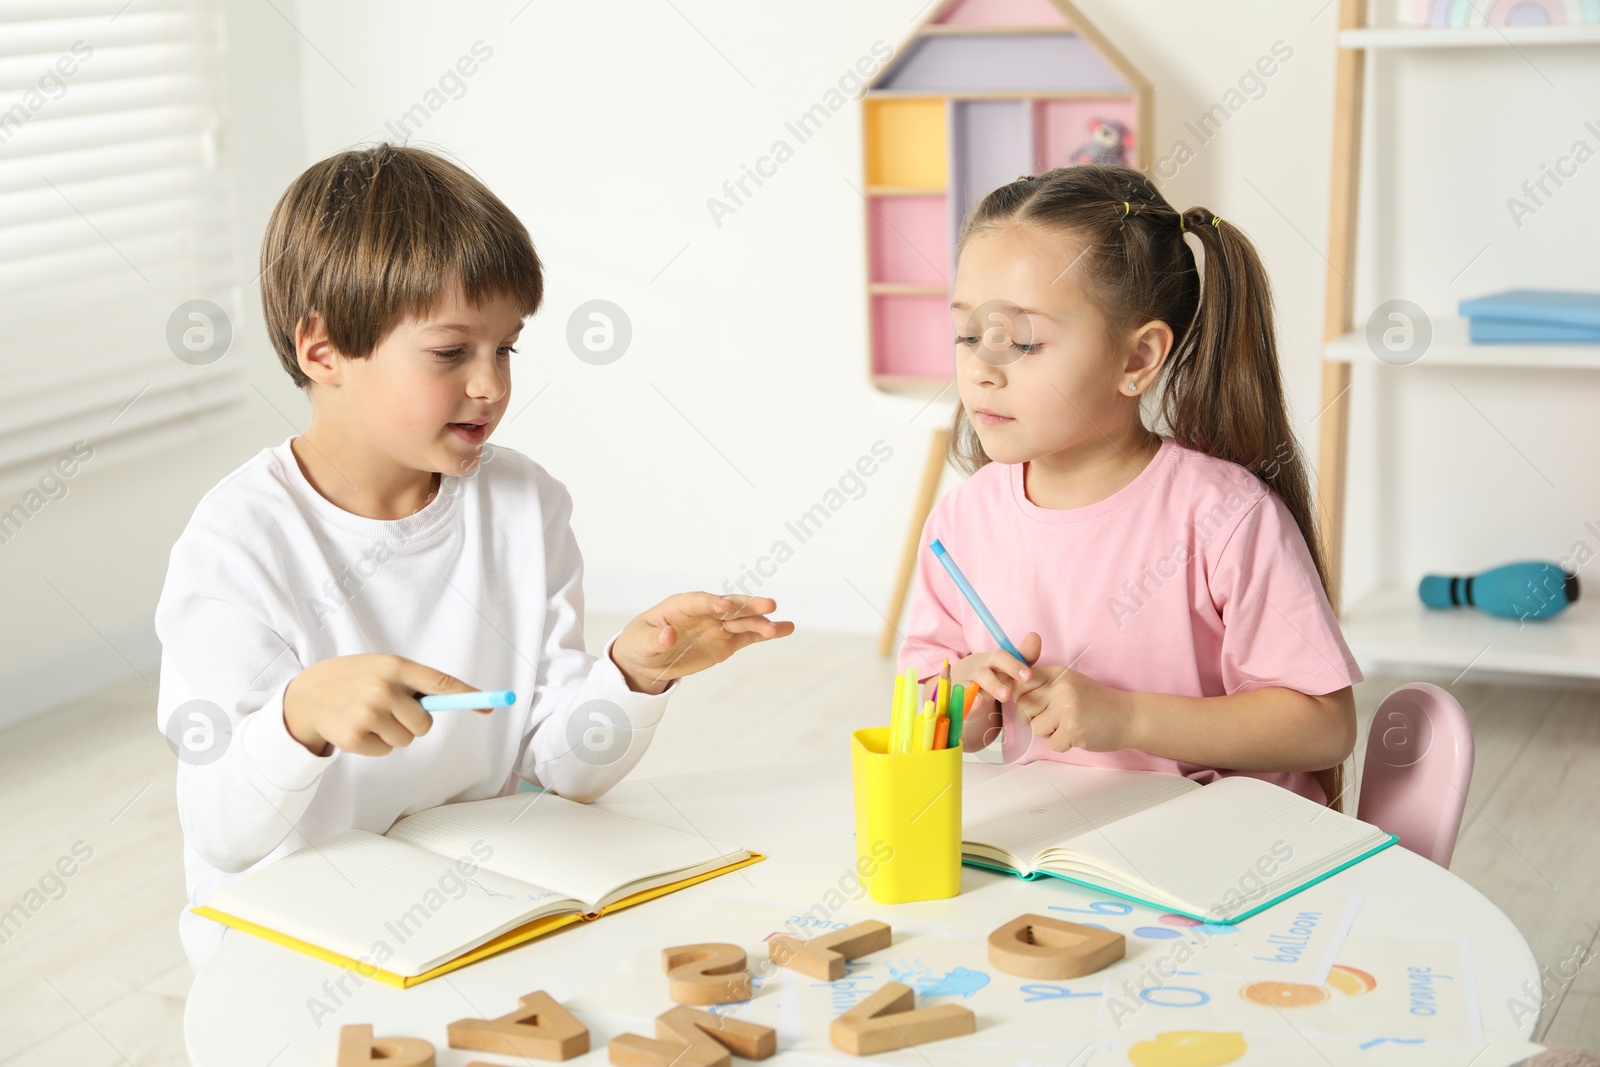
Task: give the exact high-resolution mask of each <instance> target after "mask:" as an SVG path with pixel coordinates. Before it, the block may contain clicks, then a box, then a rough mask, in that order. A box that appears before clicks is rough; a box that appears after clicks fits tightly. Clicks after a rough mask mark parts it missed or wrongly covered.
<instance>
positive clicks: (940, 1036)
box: [828, 982, 977, 1056]
mask: <svg viewBox="0 0 1600 1067" xmlns="http://www.w3.org/2000/svg"><path fill="white" fill-rule="evenodd" d="M916 1003H917V995H916V993H915V992H913V991H912V989H911V987H910V986H906V985H901V984H900V983H899V982H889V983H887V984H886V985H885V986H884V987H883V988H882V989H880V990H878V991H877V992H876V993H874V994H872V996H870V997H868V998H867V999H866V1000H863V1001H862V1002H861V1003H860V1004H857V1005H856V1006H855V1007H853V1008H851V1009H850V1010H849V1011H847V1012H845V1013H844V1014H843V1015H841V1016H839V1017H838V1018H837V1019H835V1020H833V1023H832V1024H831V1025H830V1026H829V1027H828V1040H829V1041H831V1042H833V1047H834V1048H836V1049H838V1050H840V1051H841V1052H848V1053H850V1055H852V1056H870V1055H872V1054H873V1053H874V1052H888V1051H889V1050H890V1049H897V1048H907V1047H909V1046H911V1045H921V1044H925V1043H927V1042H929V1041H942V1040H944V1039H945V1038H947V1037H960V1036H961V1035H962V1034H970V1033H972V1032H973V1030H975V1029H977V1017H976V1016H974V1015H973V1014H972V1011H971V1010H970V1009H968V1008H963V1007H962V1006H961V1005H959V1004H941V1005H939V1006H938V1007H937V1008H917V1007H916Z"/></svg>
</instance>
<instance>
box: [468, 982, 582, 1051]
mask: <svg viewBox="0 0 1600 1067" xmlns="http://www.w3.org/2000/svg"><path fill="white" fill-rule="evenodd" d="M519 1000H520V1001H521V1004H522V1006H521V1007H520V1008H518V1009H517V1010H516V1011H514V1012H511V1013H510V1014H508V1015H502V1016H500V1018H498V1019H457V1020H456V1021H455V1022H453V1023H451V1024H450V1029H449V1034H450V1047H451V1048H465V1049H471V1050H472V1051H474V1052H503V1053H505V1054H506V1055H508V1056H528V1057H532V1058H533V1059H536V1060H570V1059H571V1058H572V1057H574V1056H581V1055H583V1054H584V1053H585V1052H588V1051H589V1028H588V1027H587V1026H584V1025H583V1024H582V1023H580V1022H579V1021H578V1020H577V1019H576V1018H574V1017H573V1015H572V1013H571V1012H569V1011H568V1010H567V1009H566V1008H563V1007H562V1006H561V1005H560V1004H559V1003H557V1002H556V999H555V998H554V997H552V996H551V995H550V994H549V993H545V992H542V991H541V992H538V993H529V994H528V995H527V996H525V997H520V998H519Z"/></svg>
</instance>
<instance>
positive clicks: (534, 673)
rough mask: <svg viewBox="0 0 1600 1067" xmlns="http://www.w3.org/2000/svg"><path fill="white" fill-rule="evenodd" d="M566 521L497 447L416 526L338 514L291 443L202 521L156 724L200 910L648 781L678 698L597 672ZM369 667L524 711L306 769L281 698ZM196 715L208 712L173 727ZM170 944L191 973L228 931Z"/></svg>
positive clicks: (545, 482) (187, 918)
mask: <svg viewBox="0 0 1600 1067" xmlns="http://www.w3.org/2000/svg"><path fill="white" fill-rule="evenodd" d="M571 515H572V498H571V496H570V495H569V494H568V493H567V490H566V488H565V487H564V486H563V485H562V484H561V483H560V482H558V481H556V480H555V479H554V478H552V477H551V476H550V475H549V474H548V473H547V472H546V471H545V470H544V468H543V467H541V466H539V465H538V464H537V463H535V462H533V461H532V460H531V459H529V458H528V457H526V456H524V455H522V454H520V453H518V452H514V451H512V450H511V449H508V448H497V447H495V446H493V445H487V446H485V448H484V454H483V458H482V460H481V461H480V463H479V465H478V468H477V469H476V470H475V471H474V472H473V473H472V474H470V475H468V476H467V477H464V478H458V477H453V476H450V475H443V476H441V481H440V488H439V493H438V495H437V496H436V497H434V499H433V500H431V501H430V502H429V503H428V504H427V506H426V507H424V508H423V509H422V510H421V511H419V512H417V513H416V514H415V515H412V516H410V517H408V518H404V519H395V520H385V519H369V518H363V517H361V516H359V515H353V514H351V513H350V512H347V511H345V510H343V509H342V508H339V507H337V506H336V505H334V504H332V503H330V502H329V501H328V500H326V499H325V498H323V497H322V496H321V495H320V494H319V493H318V492H317V491H316V490H315V489H314V488H312V486H311V484H310V483H309V482H308V481H307V480H306V478H305V475H304V473H303V472H302V471H301V470H300V465H299V463H298V462H297V461H296V460H295V458H294V454H293V452H292V451H291V450H290V448H289V441H288V440H285V441H284V442H283V443H282V444H281V445H278V446H277V447H275V448H271V449H263V450H262V451H261V452H259V453H258V454H257V455H256V456H254V457H253V458H252V459H251V460H250V461H249V462H247V463H245V464H244V465H243V466H241V467H240V468H239V469H238V470H236V471H234V472H233V473H232V474H230V475H228V476H227V477H226V478H224V479H223V480H222V481H221V482H219V483H218V484H217V485H216V486H215V487H213V488H212V489H211V491H210V492H208V493H207V494H206V495H205V496H204V497H203V498H202V499H201V501H200V503H199V505H198V506H197V507H196V508H195V512H194V515H193V516H192V517H191V518H190V520H189V524H188V526H187V527H185V528H184V531H183V534H182V535H181V536H180V537H179V538H178V541H177V543H176V544H175V545H173V547H172V556H171V561H170V564H169V566H168V569H167V577H166V584H165V585H164V587H163V588H162V591H161V600H160V602H159V603H158V605H157V606H156V616H155V623H156V633H157V635H158V636H159V637H160V639H161V648H162V654H161V690H160V695H159V697H158V698H157V703H156V718H157V724H158V725H159V726H160V727H161V729H162V731H163V733H164V734H166V735H167V736H168V737H169V738H171V739H174V740H177V739H179V738H180V737H181V736H183V735H187V736H186V738H185V743H184V744H183V745H182V747H180V748H179V756H180V763H179V766H178V817H179V820H180V821H181V823H182V825H183V834H184V869H185V873H186V876H187V881H188V889H189V901H190V903H191V904H194V905H199V904H204V903H205V902H206V901H207V900H208V899H210V897H211V895H212V894H213V893H214V892H215V891H216V889H217V887H218V886H220V885H221V884H223V883H224V882H225V881H227V880H228V879H229V878H232V877H235V876H236V875H238V874H239V873H242V872H244V871H248V870H252V869H254V868H256V867H259V866H261V865H263V864H266V863H271V862H272V861H273V860H275V859H277V858H279V857H280V856H284V855H287V854H289V853H291V852H294V851H296V850H298V849H301V848H304V847H306V846H307V845H310V844H313V843H316V842H319V841H322V840H324V839H325V838H328V837H331V836H332V835H334V834H337V833H341V832H343V831H345V830H350V829H353V828H359V829H363V830H370V831H372V832H374V833H380V834H381V833H383V832H384V831H386V830H388V829H389V827H390V826H391V825H393V823H394V822H395V820H396V819H399V818H400V817H402V816H404V815H409V814H411V813H412V812H415V811H420V810H422V809H423V808H431V807H433V806H435V805H438V804H447V803H451V802H454V801H464V800H481V799H483V798H485V797H495V796H504V795H506V794H508V793H513V792H515V791H516V789H517V786H518V779H519V778H524V779H527V780H529V781H531V782H533V783H535V784H537V785H540V786H543V787H544V788H546V789H549V790H553V791H554V792H556V793H559V794H560V795H561V796H563V797H567V798H569V799H572V800H579V801H587V800H592V799H594V798H595V797H598V796H600V795H601V794H602V793H604V792H605V791H606V790H608V789H610V788H611V787H612V786H613V785H615V784H616V783H617V782H618V781H620V780H621V779H622V778H623V777H624V776H625V775H626V774H627V773H628V771H629V770H630V769H631V768H632V767H633V766H634V765H635V764H637V763H638V761H639V758H640V757H641V756H643V755H644V751H645V749H646V748H647V747H648V745H649V742H650V738H651V736H652V735H653V731H654V730H655V726H656V723H657V722H658V721H659V720H660V718H661V715H662V712H663V711H664V710H665V705H666V702H667V695H668V693H670V692H671V689H672V688H674V687H675V686H676V683H673V686H671V687H669V688H668V691H667V692H666V693H662V694H660V695H659V696H649V695H646V694H643V693H636V692H633V691H632V690H630V689H629V688H628V685H627V682H626V681H624V679H623V677H622V673H621V671H619V670H618V669H617V667H616V665H615V664H614V663H613V662H612V661H611V658H610V642H608V643H607V645H606V650H605V653H604V654H602V655H601V656H600V657H598V658H596V657H594V656H591V655H589V654H588V653H587V652H586V651H585V650H584V641H583V589H582V577H583V560H582V558H581V557H580V555H579V553H578V545H577V541H576V540H575V539H574V538H573V535H572V529H571V526H570V525H569V520H570V518H571ZM612 640H615V638H613V639H612ZM360 652H388V653H394V654H396V655H400V656H404V657H406V658H407V659H412V660H415V661H417V662H418V663H421V664H424V665H425V666H429V667H434V668H437V669H438V670H441V671H444V672H446V673H448V674H451V675H454V676H455V677H457V678H460V679H461V680H462V681H464V682H467V683H468V684H470V685H473V686H476V687H478V688H480V689H510V690H514V691H515V693H516V698H517V699H516V703H515V704H514V705H513V706H511V707H507V708H497V709H495V710H494V711H492V712H490V713H488V714H483V713H480V712H473V711H465V712H460V711H457V712H439V713H437V714H436V715H435V717H434V725H433V728H432V729H431V730H430V731H429V732H428V733H427V734H425V735H423V736H421V737H419V738H417V739H416V740H415V741H413V742H412V743H411V744H410V745H409V746H408V747H406V748H399V749H395V750H394V751H392V752H390V753H389V754H388V755H386V756H379V757H375V756H360V755H354V754H352V753H348V752H343V751H339V750H337V749H336V750H334V751H333V752H331V753H330V754H329V755H327V756H315V755H312V754H311V752H310V751H308V750H307V749H306V748H305V746H303V745H301V744H300V742H298V741H296V740H295V739H294V738H293V737H292V736H291V735H290V734H289V732H288V729H287V727H286V726H285V725H284V721H283V692H284V689H285V687H286V686H287V685H288V683H289V680H290V679H292V678H293V677H294V676H295V675H296V674H298V673H299V672H300V671H301V670H302V669H303V668H305V667H307V666H309V665H311V664H313V663H317V662H319V661H321V660H325V659H329V658H331V657H334V656H347V655H352V654H355V653H360ZM189 701H206V702H209V705H210V707H208V706H207V705H205V704H196V705H191V706H190V707H188V708H184V710H183V714H182V715H181V716H179V718H178V721H177V722H176V723H172V716H173V713H174V711H176V710H177V709H179V707H180V705H184V704H185V703H186V702H189ZM219 709H220V710H219ZM208 714H209V716H210V717H211V718H212V719H213V720H215V721H214V722H213V723H210V724H208V723H207V715H208ZM169 723H171V728H170V729H169ZM230 731H231V732H230ZM218 753H220V755H218ZM208 757H214V758H208ZM178 930H179V935H180V937H181V939H182V941H183V946H184V951H185V952H186V953H187V954H188V956H189V960H190V962H191V963H192V964H193V965H194V967H195V968H196V969H197V970H198V968H199V967H200V965H201V964H202V963H203V962H204V961H205V960H206V959H207V958H209V956H210V955H211V953H212V952H213V951H215V949H216V947H217V945H218V944H220V942H221V940H222V936H223V933H224V932H225V930H226V928H225V927H223V926H221V925H220V924H218V923H215V922H212V921H210V920H208V919H203V918H201V917H200V916H198V915H195V914H193V913H192V912H190V911H188V910H187V909H185V910H184V912H183V914H182V916H181V917H180V919H179V923H178Z"/></svg>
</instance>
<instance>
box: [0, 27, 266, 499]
mask: <svg viewBox="0 0 1600 1067" xmlns="http://www.w3.org/2000/svg"><path fill="white" fill-rule="evenodd" d="M221 37H222V33H221V22H220V15H219V13H218V11H217V10H216V8H215V0H133V2H129V0H48V2H44V0H0V489H5V488H8V487H12V486H17V485H23V484H26V483H28V482H30V481H32V480H34V479H35V478H37V477H38V476H39V474H40V473H41V472H43V471H44V470H46V469H47V468H48V467H49V466H50V465H51V464H52V463H53V462H54V461H55V460H56V459H57V458H59V457H61V456H63V455H66V454H68V453H69V452H70V451H71V449H72V447H73V445H74V443H75V442H77V441H80V440H81V441H87V442H88V443H89V444H90V445H91V446H92V447H93V448H94V454H95V463H96V464H97V465H104V464H106V463H109V462H111V461H114V460H115V459H117V458H119V457H120V458H129V457H131V456H134V455H140V454H144V453H147V452H149V451H151V450H152V449H154V448H158V447H169V446H171V445H174V444H179V443H181V442H183V441H185V440H194V439H198V438H199V437H200V436H201V435H202V434H203V433H204V432H205V430H206V428H207V425H208V423H207V420H208V419H214V418H216V417H217V416H218V415H219V414H220V413H221V412H223V411H224V409H226V408H229V407H232V406H234V405H236V404H238V403H239V402H240V401H241V400H242V398H243V396H244V393H245V390H246V389H247V384H246V381H245V379H244V377H243V375H241V374H239V373H237V372H236V371H235V369H234V364H235V363H236V362H237V359H236V358H233V359H231V360H230V356H229V355H228V354H226V353H225V352H223V351H222V350H221V343H220V342H221V341H222V339H223V338H224V337H226V336H227V335H228V334H229V332H230V331H231V324H232V323H234V322H237V321H238V319H239V300H240V289H241V286H240V285H239V281H240V279H239V277H238V275H239V273H240V271H239V270H238V269H237V263H238V261H237V256H236V248H237V245H236V242H235V233H234V222H233V211H232V204H231V198H230V195H229V188H228V182H227V177H226V170H225V168H224V167H223V166H222V161H221V159H220V158H219V156H220V151H219V149H220V133H221V114H222V107H221V90H220V85H221V80H220V76H219V71H218V66H217V64H218V61H219V58H220V56H221V54H222V40H221ZM194 301H209V302H210V305H212V306H213V307H214V308H215V309H220V312H221V316H220V317H219V316H218V315H217V314H216V313H215V311H213V310H212V307H207V306H204V305H194V304H192V303H191V302H194ZM196 315H198V316H199V317H198V318H197V317H196Z"/></svg>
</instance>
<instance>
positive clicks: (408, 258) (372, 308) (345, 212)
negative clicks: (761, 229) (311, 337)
mask: <svg viewBox="0 0 1600 1067" xmlns="http://www.w3.org/2000/svg"><path fill="white" fill-rule="evenodd" d="M452 285H459V286H460V289H461V295H462V298H463V299H464V300H466V301H467V302H468V303H469V304H472V305H475V306H476V305H478V304H480V303H482V302H483V301H484V300H489V299H493V298H494V297H496V296H500V295H505V296H509V297H510V298H511V299H512V300H513V301H514V302H515V303H516V304H517V305H518V311H519V313H520V314H522V315H523V316H528V315H532V314H533V313H534V312H535V311H537V310H538V309H539V303H540V300H541V299H542V298H543V295H544V277H543V273H542V269H541V267H540V264H539V257H538V255H537V253H535V252H534V250H533V241H532V240H531V239H529V237H528V230H527V228H526V227H525V226H523V225H522V223H521V222H520V221H519V220H518V219H517V217H516V216H515V215H513V214H512V213H511V209H510V208H508V207H506V205H505V204H504V203H503V202H502V201H501V200H500V198H499V197H497V196H495V195H494V194H493V193H492V192H490V191H489V189H488V187H487V186H485V185H484V184H483V183H482V182H480V181H479V180H478V179H477V178H474V177H473V176H472V175H470V174H468V173H467V172H466V171H465V170H462V169H461V168H460V167H458V166H456V165H455V164H454V163H451V162H450V161H448V160H446V159H444V158H443V157H441V156H438V155H435V154H434V153H432V152H428V151H424V150H423V149H420V148H411V147H408V146H404V145H392V144H379V145H377V146H375V147H372V148H363V149H354V150H351V151H348V152H340V153H339V154H338V155H334V156H329V157H328V158H327V159H324V160H322V161H321V162H319V163H314V164H312V165H311V166H310V167H309V168H307V169H306V171H305V173H303V174H301V175H300V176H299V177H298V178H296V179H295V180H294V182H293V183H292V184H290V186H289V188H288V189H287V190H286V191H285V192H284V194H283V196H282V198H281V199H279V201H278V206H277V207H276V208H274V209H273V211H272V218H271V220H270V221H269V222H268V223H267V233H266V237H265V238H264V239H263V240H262V242H261V311H262V314H263V316H264V317H265V318H266V324H267V334H268V336H269V337H270V338H271V339H272V347H273V348H274V349H276V350H277V353H278V359H279V361H281V362H282V363H283V369H284V370H286V371H287V372H288V373H289V377H290V378H292V379H294V383H295V384H296V385H297V386H299V387H300V388H302V389H304V388H305V387H306V386H307V385H308V384H309V383H310V381H311V379H310V378H308V377H307V376H306V373H305V371H303V370H301V369H300V363H299V360H298V358H297V356H296V353H295V330H296V328H297V327H298V326H299V324H300V323H301V322H302V321H303V320H304V319H305V318H306V317H307V316H308V315H310V314H311V313H312V312H313V311H316V312H320V313H321V315H322V319H323V322H324V323H325V324H326V328H327V331H328V340H329V342H330V343H331V344H332V345H333V347H334V349H335V350H337V351H338V352H339V354H340V355H343V356H345V357H347V358H350V359H365V358H367V357H368V356H370V355H372V352H373V350H374V349H375V348H377V346H378V343H379V342H380V341H382V340H383V338H384V337H385V336H387V335H388V333H389V331H390V330H392V329H394V327H396V326H397V325H399V324H400V323H401V322H402V321H404V320H405V319H407V318H413V317H420V316H422V315H424V314H426V313H427V311H428V309H429V308H430V307H432V306H433V304H434V302H435V301H436V300H437V299H438V298H439V296H440V295H441V294H442V293H443V292H444V291H446V290H447V289H449V288H450V287H451V286H452Z"/></svg>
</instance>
